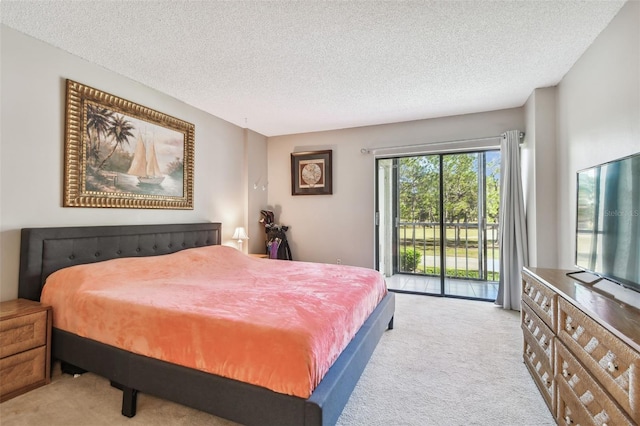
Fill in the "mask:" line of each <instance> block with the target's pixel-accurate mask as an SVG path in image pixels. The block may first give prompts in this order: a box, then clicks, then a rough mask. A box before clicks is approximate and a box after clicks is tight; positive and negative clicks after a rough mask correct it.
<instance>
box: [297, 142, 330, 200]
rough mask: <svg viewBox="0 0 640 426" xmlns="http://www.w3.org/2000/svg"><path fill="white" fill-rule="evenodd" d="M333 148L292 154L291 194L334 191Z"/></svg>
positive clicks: (322, 193)
mask: <svg viewBox="0 0 640 426" xmlns="http://www.w3.org/2000/svg"><path fill="white" fill-rule="evenodd" d="M331 153H332V151H331V150H326V151H307V152H294V153H292V154H291V195H327V194H332V193H333V179H332V178H331Z"/></svg>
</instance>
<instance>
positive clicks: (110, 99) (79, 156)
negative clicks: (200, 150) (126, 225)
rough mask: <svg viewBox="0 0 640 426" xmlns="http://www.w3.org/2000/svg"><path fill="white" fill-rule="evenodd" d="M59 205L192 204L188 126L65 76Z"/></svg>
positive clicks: (163, 206)
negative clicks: (62, 181) (62, 197)
mask: <svg viewBox="0 0 640 426" xmlns="http://www.w3.org/2000/svg"><path fill="white" fill-rule="evenodd" d="M66 95H67V97H66V122H65V147H64V201H63V206H64V207H99V208H100V207H115V208H136V209H193V162H194V143H195V136H194V135H195V126H194V125H193V124H191V123H187V122H186V121H183V120H180V119H177V118H175V117H171V116H169V115H167V114H163V113H161V112H158V111H155V110H153V109H150V108H147V107H144V106H142V105H138V104H136V103H133V102H130V101H127V100H125V99H122V98H119V97H117V96H114V95H111V94H109V93H106V92H103V91H101V90H98V89H94V88H92V87H89V86H86V85H84V84H81V83H78V82H75V81H72V80H67V90H66Z"/></svg>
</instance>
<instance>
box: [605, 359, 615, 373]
mask: <svg viewBox="0 0 640 426" xmlns="http://www.w3.org/2000/svg"><path fill="white" fill-rule="evenodd" d="M617 369H618V366H617V365H616V364H614V363H613V362H611V361H609V362H608V363H607V370H609V371H610V372H611V373H613V372H614V371H616V370H617Z"/></svg>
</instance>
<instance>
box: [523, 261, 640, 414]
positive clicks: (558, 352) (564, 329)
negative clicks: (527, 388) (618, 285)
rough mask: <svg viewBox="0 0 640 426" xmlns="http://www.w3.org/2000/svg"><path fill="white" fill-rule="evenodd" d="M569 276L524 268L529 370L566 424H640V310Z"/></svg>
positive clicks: (525, 335) (525, 354) (546, 399)
mask: <svg viewBox="0 0 640 426" xmlns="http://www.w3.org/2000/svg"><path fill="white" fill-rule="evenodd" d="M567 272H569V271H562V270H557V269H543V268H525V269H524V270H523V274H522V310H521V318H522V330H523V337H524V355H523V356H524V361H525V365H526V366H527V368H528V369H529V372H530V373H531V376H532V377H533V380H534V382H535V383H536V385H537V386H538V389H539V390H540V392H541V393H542V396H543V397H544V400H545V401H546V403H547V405H548V407H549V409H550V410H551V412H552V413H553V415H554V416H555V418H556V421H557V423H558V424H559V425H567V426H569V425H574V426H575V425H581V426H587V425H597V426H605V425H608V426H613V425H637V424H638V423H640V310H638V309H636V308H634V307H631V306H628V305H626V304H624V303H623V302H620V301H618V300H616V299H615V298H613V297H611V296H609V295H607V294H606V293H602V292H600V291H599V290H597V289H595V288H593V287H592V285H590V284H583V283H581V282H579V281H576V280H574V279H572V278H570V277H568V276H567V275H566V273H567Z"/></svg>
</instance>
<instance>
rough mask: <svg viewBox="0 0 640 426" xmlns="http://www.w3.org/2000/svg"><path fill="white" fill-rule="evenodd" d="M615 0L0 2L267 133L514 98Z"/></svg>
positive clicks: (128, 72)
mask: <svg viewBox="0 0 640 426" xmlns="http://www.w3.org/2000/svg"><path fill="white" fill-rule="evenodd" d="M623 4H624V1H616V0H607V1H572V0H566V1H565V0H547V1H534V0H528V1H527V0H525V1H515V0H513V1H484V0H475V1H426V0H425V1H406V2H382V1H358V2H356V1H339V2H324V1H323V2H315V1H297V2H293V1H272V2H263V1H231V2H227V1H225V2H222V1H189V2H187V1H80V2H79V1H68V0H67V1H35V2H31V1H29V2H26V1H7V0H3V1H2V2H1V3H0V12H1V19H2V23H3V24H5V25H7V26H9V27H12V28H14V29H17V30H19V31H21V32H24V33H26V34H29V35H31V36H33V37H35V38H37V39H41V40H44V41H46V42H48V43H50V44H52V45H54V46H57V47H59V48H61V49H63V50H65V51H67V52H70V53H73V54H75V55H77V56H80V57H82V58H85V59H86V60H88V61H90V62H93V63H95V64H98V65H101V66H103V67H104V68H107V69H109V70H112V71H115V72H116V73H118V74H121V75H123V76H126V77H129V78H131V79H133V80H136V81H138V82H140V83H143V84H145V85H147V86H149V87H152V88H154V89H157V90H159V91H161V92H164V93H167V94H169V95H171V96H173V97H175V98H177V99H180V100H182V101H184V102H185V103H187V104H190V105H193V106H195V107H197V108H200V109H202V110H204V111H207V112H209V113H211V114H213V115H215V116H217V117H220V118H222V119H224V120H227V121H230V122H231V123H234V124H237V125H239V126H241V127H248V128H250V129H252V130H255V131H257V132H259V133H262V134H264V135H266V136H274V135H282V134H291V133H302V132H310V131H318V130H329V129H340V128H348V127H357V126H364V125H372V124H383V123H392V122H399V121H408V120H416V119H424V118H433V117H441V116H448V115H457V114H466V113H473V112H481V111H489V110H496V109H503V108H511V107H519V106H522V105H523V104H524V102H525V101H526V100H527V98H528V96H529V95H530V94H531V92H532V91H533V90H534V89H535V88H538V87H546V86H553V85H555V84H557V83H558V82H559V81H560V80H561V79H562V77H563V76H564V74H565V73H566V72H567V71H568V70H569V69H570V68H571V66H572V65H573V64H574V63H575V61H576V60H577V59H578V58H579V57H580V55H582V53H583V52H584V51H585V50H586V49H587V47H588V46H589V45H590V44H591V43H592V42H593V40H594V39H595V38H596V37H597V35H598V34H599V33H600V32H601V31H602V30H603V29H604V28H605V27H606V26H607V25H608V23H609V22H610V21H611V19H612V18H613V17H614V16H615V14H616V13H617V12H618V11H619V9H620V8H621V6H622V5H623ZM83 83H86V84H89V85H91V82H90V81H88V82H83ZM97 88H99V87H97ZM120 95H121V96H125V97H126V94H120ZM148 106H150V107H153V105H148ZM181 118H184V119H188V117H181Z"/></svg>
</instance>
